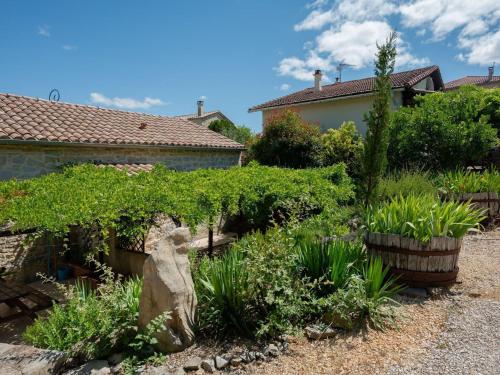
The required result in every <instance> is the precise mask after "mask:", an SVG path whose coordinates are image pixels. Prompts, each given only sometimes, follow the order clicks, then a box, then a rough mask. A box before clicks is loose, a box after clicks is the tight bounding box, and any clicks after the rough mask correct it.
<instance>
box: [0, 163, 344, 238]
mask: <svg viewBox="0 0 500 375" xmlns="http://www.w3.org/2000/svg"><path fill="white" fill-rule="evenodd" d="M352 195H353V194H352V185H351V181H350V179H349V177H348V176H347V174H346V172H345V166H344V165H343V164H339V165H335V166H332V167H328V168H320V169H307V170H291V169H280V168H274V167H263V166H258V165H251V166H248V167H245V168H240V167H235V168H231V169H228V170H220V169H203V170H197V171H193V172H176V171H172V170H167V169H165V168H162V167H160V166H157V167H155V169H154V170H153V172H151V173H141V174H139V175H136V176H130V177H129V176H127V174H126V173H125V172H120V171H117V170H115V169H113V168H96V167H95V166H93V165H80V166H76V167H71V168H67V169H65V170H64V172H63V173H59V174H56V173H53V174H49V175H46V176H43V177H39V178H35V179H32V180H25V181H8V182H3V183H0V224H2V223H7V222H12V223H13V224H14V228H15V229H20V230H23V229H37V230H40V231H49V232H52V233H55V234H63V233H65V232H67V230H68V227H69V226H71V225H81V226H91V225H95V224H99V227H101V228H109V227H116V226H117V222H118V221H120V219H121V218H123V217H126V218H127V219H128V220H126V221H127V222H129V223H141V222H144V221H146V222H147V221H148V219H150V218H151V217H152V216H154V215H155V214H156V213H165V214H167V215H170V216H172V217H175V218H177V219H178V220H180V221H182V222H184V223H187V224H188V225H189V226H191V227H194V226H195V225H197V224H199V223H201V222H206V221H208V220H210V218H214V217H217V216H218V215H219V214H223V215H240V216H241V217H243V218H244V219H245V220H247V221H248V222H250V223H251V224H253V225H255V226H256V227H258V226H262V225H265V224H266V221H269V220H270V219H271V218H273V216H274V217H275V216H276V213H277V212H279V213H281V214H283V213H284V214H285V215H290V214H294V213H295V214H298V215H307V214H308V213H318V212H321V211H323V210H324V209H325V208H328V207H334V206H335V205H337V204H338V203H341V202H345V201H347V200H349V199H351V198H352ZM118 229H120V228H118ZM121 229H123V228H121ZM122 234H126V233H122Z"/></svg>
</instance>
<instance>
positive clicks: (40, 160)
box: [0, 145, 240, 180]
mask: <svg viewBox="0 0 500 375" xmlns="http://www.w3.org/2000/svg"><path fill="white" fill-rule="evenodd" d="M85 162H92V163H110V164H111V163H113V164H163V165H165V166H166V167H167V168H171V169H176V170H194V169H199V168H210V167H212V168H228V167H231V166H235V165H239V162H240V151H239V150H202V149H200V150H181V149H165V148H152V147H134V148H132V147H130V148H128V147H127V148H120V147H86V146H85V147H79V146H50V147H49V146H27V145H0V180H5V179H10V178H14V177H15V178H30V177H36V176H39V175H42V174H46V173H50V172H54V171H58V170H60V169H61V167H62V166H64V165H68V164H79V163H85Z"/></svg>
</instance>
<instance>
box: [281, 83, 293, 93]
mask: <svg viewBox="0 0 500 375" xmlns="http://www.w3.org/2000/svg"><path fill="white" fill-rule="evenodd" d="M291 87H292V86H290V85H289V84H288V83H283V84H282V85H281V86H280V90H281V91H288V90H290V88H291Z"/></svg>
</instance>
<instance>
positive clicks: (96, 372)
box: [65, 360, 111, 375]
mask: <svg viewBox="0 0 500 375" xmlns="http://www.w3.org/2000/svg"><path fill="white" fill-rule="evenodd" d="M108 374H111V369H110V368H109V363H108V361H104V360H93V361H89V362H87V363H85V364H83V365H81V366H80V367H77V368H75V369H72V370H70V371H68V372H66V373H65V375H108Z"/></svg>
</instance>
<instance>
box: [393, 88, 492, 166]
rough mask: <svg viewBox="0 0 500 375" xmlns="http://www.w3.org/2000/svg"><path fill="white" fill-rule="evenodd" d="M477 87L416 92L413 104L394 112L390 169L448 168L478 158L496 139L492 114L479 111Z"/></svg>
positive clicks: (468, 162) (483, 155) (480, 105)
mask: <svg viewBox="0 0 500 375" xmlns="http://www.w3.org/2000/svg"><path fill="white" fill-rule="evenodd" d="M477 90H478V89H477V88H470V87H464V88H460V89H459V90H454V91H450V92H445V93H441V92H440V93H433V94H429V95H425V96H417V97H416V98H415V102H416V105H415V107H401V108H400V109H399V110H398V111H396V112H394V113H393V116H392V121H391V126H390V132H389V133H390V137H389V150H388V156H389V165H390V167H391V169H397V168H402V167H422V168H424V169H433V170H446V169H453V168H457V167H466V166H469V165H476V163H478V162H479V161H481V160H482V159H483V158H484V157H485V156H486V155H487V153H488V151H489V150H490V149H491V148H492V147H494V146H495V144H497V142H498V138H497V132H496V130H495V129H493V128H492V125H491V123H490V122H489V121H491V120H490V115H489V114H488V115H487V114H486V113H484V114H483V110H484V108H483V107H482V104H481V102H482V101H481V98H480V96H479V95H477V92H478V91H477ZM480 92H482V93H485V91H484V90H482V89H481V90H480Z"/></svg>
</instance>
